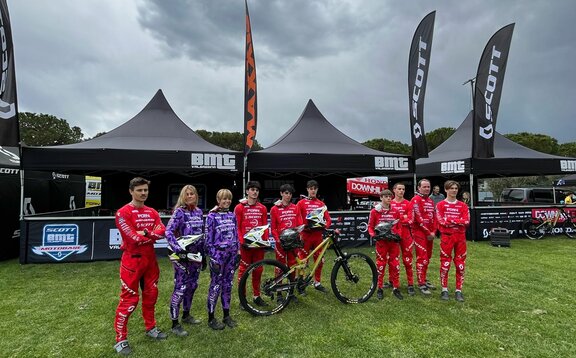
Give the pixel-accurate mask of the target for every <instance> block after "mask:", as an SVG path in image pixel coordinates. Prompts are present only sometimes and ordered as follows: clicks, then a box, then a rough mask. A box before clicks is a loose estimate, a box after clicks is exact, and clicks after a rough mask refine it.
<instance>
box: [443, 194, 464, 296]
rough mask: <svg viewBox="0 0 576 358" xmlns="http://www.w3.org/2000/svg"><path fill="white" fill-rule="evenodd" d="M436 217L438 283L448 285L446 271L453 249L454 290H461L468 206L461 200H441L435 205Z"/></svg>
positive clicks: (448, 268) (445, 286)
mask: <svg viewBox="0 0 576 358" xmlns="http://www.w3.org/2000/svg"><path fill="white" fill-rule="evenodd" d="M436 217H437V218H438V229H439V230H440V235H441V240H440V283H441V284H442V288H447V287H448V271H449V270H450V264H451V261H452V251H454V266H456V290H458V291H460V290H462V283H463V282H464V270H465V268H466V227H467V226H468V225H469V224H470V212H469V211H468V206H467V205H466V204H465V203H463V202H462V201H459V200H456V201H455V202H449V201H448V200H443V201H441V202H439V203H438V204H437V205H436Z"/></svg>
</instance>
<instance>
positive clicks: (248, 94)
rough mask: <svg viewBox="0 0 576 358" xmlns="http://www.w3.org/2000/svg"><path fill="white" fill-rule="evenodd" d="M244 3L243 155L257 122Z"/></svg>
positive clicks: (252, 136)
mask: <svg viewBox="0 0 576 358" xmlns="http://www.w3.org/2000/svg"><path fill="white" fill-rule="evenodd" d="M244 4H245V5H246V59H245V70H246V71H245V74H244V157H246V156H247V155H248V153H250V150H252V146H253V145H254V138H256V126H257V124H258V122H257V118H258V105H257V96H256V61H255V59H254V46H253V44H252V29H251V27H250V14H249V13H248V1H247V0H245V1H244Z"/></svg>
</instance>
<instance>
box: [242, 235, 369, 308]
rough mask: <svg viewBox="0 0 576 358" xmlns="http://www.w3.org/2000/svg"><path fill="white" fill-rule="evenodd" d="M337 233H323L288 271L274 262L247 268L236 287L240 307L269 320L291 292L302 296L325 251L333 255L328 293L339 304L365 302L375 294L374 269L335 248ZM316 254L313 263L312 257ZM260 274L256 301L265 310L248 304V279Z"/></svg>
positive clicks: (359, 256) (366, 258)
mask: <svg viewBox="0 0 576 358" xmlns="http://www.w3.org/2000/svg"><path fill="white" fill-rule="evenodd" d="M338 235H339V231H338V230H330V229H325V230H324V239H323V240H322V242H321V243H320V245H318V246H317V247H316V248H315V249H314V250H312V251H311V252H310V253H309V254H308V256H306V257H305V258H302V259H300V258H296V264H294V265H292V266H291V267H288V266H286V265H284V264H283V263H281V262H280V261H277V260H275V259H264V260H261V261H258V262H255V263H253V264H252V265H250V266H249V267H248V268H247V269H246V271H245V272H244V274H243V275H242V277H241V278H240V284H239V285H238V296H239V298H240V304H241V305H242V306H243V307H244V309H246V311H248V312H249V313H251V314H252V315H254V316H270V315H273V314H276V313H278V312H280V311H282V310H283V309H284V308H286V306H288V304H289V303H290V301H291V300H292V297H293V295H294V290H295V289H297V290H298V291H299V292H302V291H303V290H304V289H305V288H306V287H307V286H309V285H311V284H312V282H313V278H314V272H315V271H316V268H317V267H318V265H319V264H320V262H321V261H322V260H323V258H324V255H325V254H326V251H327V250H328V248H330V247H332V248H333V249H334V252H335V253H336V259H335V260H334V262H335V263H334V267H333V268H332V273H331V275H330V284H331V287H332V291H333V292H334V295H335V296H336V298H338V300H340V301H341V302H343V303H362V302H366V301H367V300H368V299H370V297H371V296H372V295H373V294H374V291H376V279H377V273H376V265H375V264H374V261H372V259H371V258H370V257H369V256H367V255H365V254H362V253H350V254H349V253H346V252H344V251H342V248H341V247H340V245H339V244H338ZM317 252H319V255H318V258H317V259H316V260H314V254H315V253H317ZM259 273H261V274H262V276H261V281H260V287H259V288H260V297H261V298H262V299H263V300H264V302H265V304H266V306H263V305H257V304H256V303H254V301H253V300H252V298H253V296H254V294H253V293H254V288H253V287H252V278H253V276H255V275H258V274H259Z"/></svg>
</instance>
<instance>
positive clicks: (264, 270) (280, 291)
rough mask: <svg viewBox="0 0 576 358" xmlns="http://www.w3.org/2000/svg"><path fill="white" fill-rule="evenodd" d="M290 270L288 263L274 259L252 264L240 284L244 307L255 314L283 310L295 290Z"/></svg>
mask: <svg viewBox="0 0 576 358" xmlns="http://www.w3.org/2000/svg"><path fill="white" fill-rule="evenodd" d="M288 272H289V269H288V267H286V265H284V264H282V263H281V262H279V261H276V260H273V259H266V260H262V261H258V262H255V263H253V264H252V265H250V266H249V267H248V268H247V269H246V271H245V272H244V274H243V275H242V277H241V278H240V283H239V284H238V298H239V299H240V304H241V305H242V307H244V309H245V310H246V311H247V312H249V313H250V314H252V315H254V316H270V315H273V314H276V313H278V312H280V311H282V310H283V309H284V308H285V307H286V306H288V303H290V299H291V297H292V293H293V291H294V286H293V284H292V283H291V280H290V277H289V276H288ZM257 297H258V298H259V299H258V298H257Z"/></svg>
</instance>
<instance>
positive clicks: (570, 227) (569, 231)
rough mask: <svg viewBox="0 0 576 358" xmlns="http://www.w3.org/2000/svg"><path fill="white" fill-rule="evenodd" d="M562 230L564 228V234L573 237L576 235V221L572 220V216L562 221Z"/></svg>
mask: <svg viewBox="0 0 576 358" xmlns="http://www.w3.org/2000/svg"><path fill="white" fill-rule="evenodd" d="M562 230H564V235H566V236H568V237H569V238H571V239H573V238H575V237H576V223H575V222H574V221H572V218H571V217H568V218H566V220H564V222H563V223H562Z"/></svg>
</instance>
